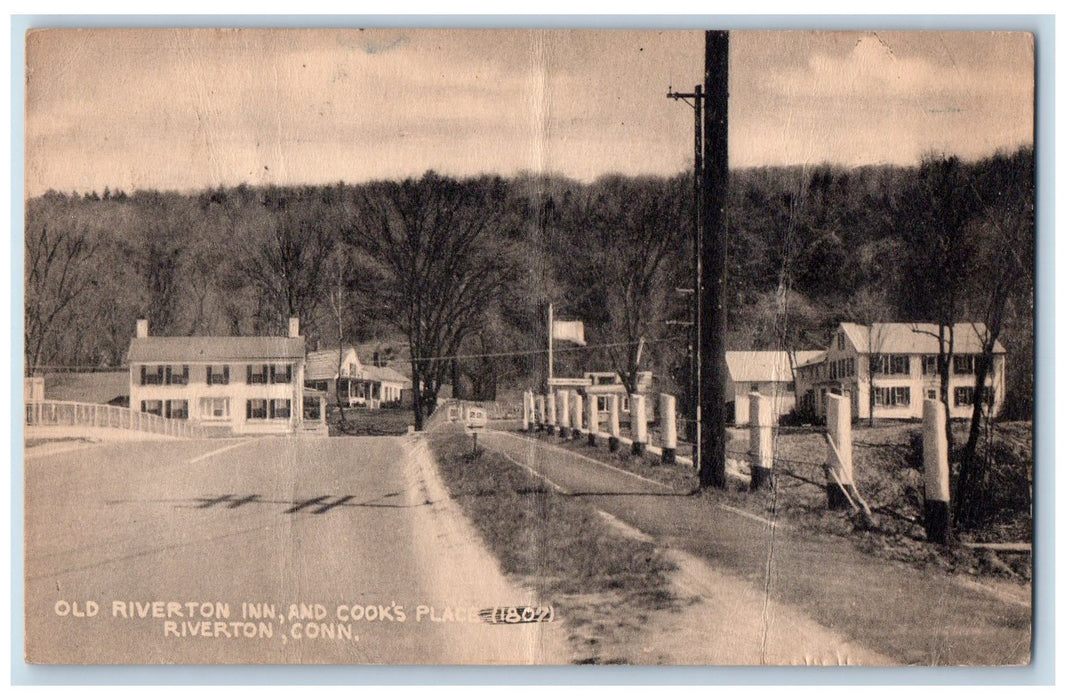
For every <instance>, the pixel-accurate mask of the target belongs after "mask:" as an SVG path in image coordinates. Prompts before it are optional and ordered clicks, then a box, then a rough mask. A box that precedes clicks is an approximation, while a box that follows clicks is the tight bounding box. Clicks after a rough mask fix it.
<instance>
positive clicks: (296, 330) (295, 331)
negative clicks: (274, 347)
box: [289, 316, 300, 338]
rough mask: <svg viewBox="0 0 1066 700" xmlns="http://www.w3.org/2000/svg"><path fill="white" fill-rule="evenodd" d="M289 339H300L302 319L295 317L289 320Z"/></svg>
mask: <svg viewBox="0 0 1066 700" xmlns="http://www.w3.org/2000/svg"><path fill="white" fill-rule="evenodd" d="M289 337H290V338H299V337H300V319H298V318H296V317H295V316H293V317H292V318H290V319H289Z"/></svg>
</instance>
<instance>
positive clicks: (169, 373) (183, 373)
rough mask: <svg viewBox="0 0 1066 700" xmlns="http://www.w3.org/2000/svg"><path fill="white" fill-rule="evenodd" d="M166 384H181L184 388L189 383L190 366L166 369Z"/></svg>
mask: <svg viewBox="0 0 1066 700" xmlns="http://www.w3.org/2000/svg"><path fill="white" fill-rule="evenodd" d="M164 383H166V384H180V385H182V386H184V385H186V384H188V383H189V365H181V366H180V367H178V366H168V367H167V368H166V375H165V378H164Z"/></svg>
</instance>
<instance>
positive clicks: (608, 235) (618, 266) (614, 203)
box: [582, 176, 690, 393]
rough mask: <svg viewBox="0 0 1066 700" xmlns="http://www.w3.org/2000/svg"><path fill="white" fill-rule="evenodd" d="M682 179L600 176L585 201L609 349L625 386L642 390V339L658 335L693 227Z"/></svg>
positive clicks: (592, 262) (591, 264)
mask: <svg viewBox="0 0 1066 700" xmlns="http://www.w3.org/2000/svg"><path fill="white" fill-rule="evenodd" d="M688 187H689V184H688V180H686V179H685V178H684V177H678V178H674V179H673V180H664V179H659V178H636V179H633V178H622V177H618V176H611V177H606V178H603V179H601V180H599V181H597V182H596V183H595V184H594V185H593V186H592V188H591V189H590V192H589V197H588V200H587V201H586V202H585V205H584V212H583V217H582V220H583V224H584V226H585V229H586V230H587V231H588V237H587V240H586V241H585V243H586V245H587V247H588V252H587V255H588V265H589V270H588V278H589V279H591V280H595V281H596V284H599V285H601V295H602V303H603V306H604V308H605V310H606V314H607V323H606V325H605V335H606V338H605V340H606V341H607V343H605V344H606V345H608V346H609V347H608V349H607V354H608V357H609V358H610V360H611V362H612V364H613V365H614V367H615V369H616V371H617V372H618V374H619V376H620V377H621V378H622V383H623V384H624V385H625V386H626V390H627V391H629V392H630V393H635V392H636V391H637V375H638V372H639V371H640V364H641V363H640V359H641V358H640V355H641V349H642V343H641V339H643V338H650V337H655V336H656V335H658V333H657V332H656V331H657V328H658V327H659V326H660V324H661V322H662V321H663V320H664V319H665V316H666V303H667V299H668V297H669V295H672V294H674V289H673V284H671V282H673V280H674V279H675V277H676V276H675V277H672V276H671V275H670V274H669V270H668V267H669V266H668V263H669V262H670V261H671V258H672V256H684V255H685V250H686V248H685V245H684V244H683V241H684V234H685V231H684V229H683V227H685V226H687V225H688V224H689V220H690V215H689V209H688V207H689V206H690V203H689V201H688V198H689V192H690V191H689V189H688Z"/></svg>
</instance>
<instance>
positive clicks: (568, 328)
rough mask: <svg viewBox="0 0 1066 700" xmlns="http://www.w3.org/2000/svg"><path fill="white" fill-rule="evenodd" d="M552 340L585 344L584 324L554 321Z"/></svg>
mask: <svg viewBox="0 0 1066 700" xmlns="http://www.w3.org/2000/svg"><path fill="white" fill-rule="evenodd" d="M552 338H554V339H555V340H569V341H570V342H571V343H577V344H578V345H584V344H585V324H584V323H582V322H581V321H555V322H553V323H552Z"/></svg>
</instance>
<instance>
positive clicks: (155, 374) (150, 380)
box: [141, 365, 163, 386]
mask: <svg viewBox="0 0 1066 700" xmlns="http://www.w3.org/2000/svg"><path fill="white" fill-rule="evenodd" d="M162 383H163V365H156V366H155V367H154V368H153V369H152V370H151V371H149V370H148V365H141V386H148V385H153V384H160V385H161V384H162Z"/></svg>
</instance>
